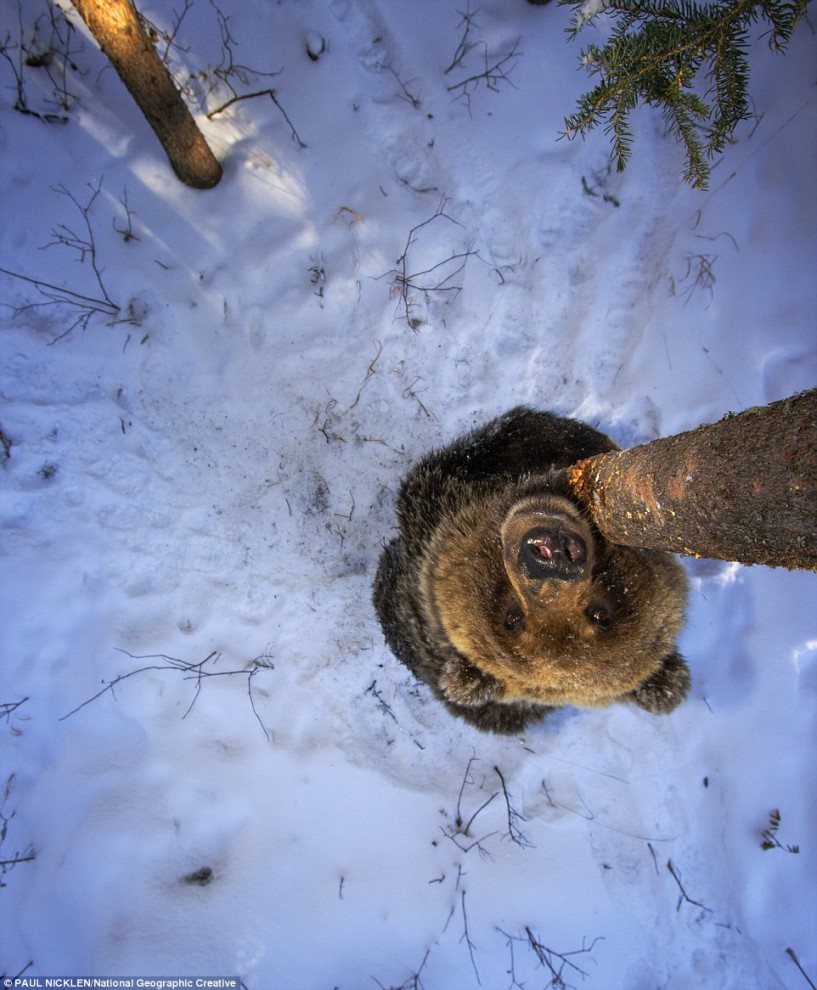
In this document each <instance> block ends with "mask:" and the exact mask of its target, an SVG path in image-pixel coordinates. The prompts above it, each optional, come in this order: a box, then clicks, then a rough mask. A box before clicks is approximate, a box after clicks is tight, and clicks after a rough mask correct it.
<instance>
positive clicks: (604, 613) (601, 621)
mask: <svg viewBox="0 0 817 990" xmlns="http://www.w3.org/2000/svg"><path fill="white" fill-rule="evenodd" d="M587 617H588V619H590V621H591V622H592V623H594V624H595V625H597V626H598V627H599V629H609V627H610V623H611V621H612V620H611V617H610V613H609V611H608V610H607V609H606V608H605V607H604V606H603V605H591V606H590V608H589V609H588V610H587Z"/></svg>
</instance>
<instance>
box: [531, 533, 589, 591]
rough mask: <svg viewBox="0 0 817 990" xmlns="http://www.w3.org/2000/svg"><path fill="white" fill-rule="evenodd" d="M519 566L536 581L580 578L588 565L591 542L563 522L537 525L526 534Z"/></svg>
mask: <svg viewBox="0 0 817 990" xmlns="http://www.w3.org/2000/svg"><path fill="white" fill-rule="evenodd" d="M516 562H517V566H518V567H519V569H520V570H521V571H522V572H523V573H524V574H526V575H527V576H528V577H529V578H532V579H533V580H534V581H536V580H541V579H543V578H555V579H556V580H557V581H577V580H578V579H579V578H580V577H581V576H582V575H583V574H584V572H585V567H586V565H587V544H586V543H585V541H584V539H583V538H582V537H581V536H580V535H579V534H578V533H577V532H575V531H573V530H571V529H567V528H565V527H562V526H534V527H533V528H532V529H529V530H528V531H527V533H525V534H524V535H523V536H522V539H521V540H520V542H519V552H518V554H517V559H516Z"/></svg>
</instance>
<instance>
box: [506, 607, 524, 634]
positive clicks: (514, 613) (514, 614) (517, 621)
mask: <svg viewBox="0 0 817 990" xmlns="http://www.w3.org/2000/svg"><path fill="white" fill-rule="evenodd" d="M524 626H525V613H524V612H523V611H522V609H521V608H509V609H508V611H507V612H506V613H505V628H506V629H507V630H508V632H521V630H522V629H523V628H524Z"/></svg>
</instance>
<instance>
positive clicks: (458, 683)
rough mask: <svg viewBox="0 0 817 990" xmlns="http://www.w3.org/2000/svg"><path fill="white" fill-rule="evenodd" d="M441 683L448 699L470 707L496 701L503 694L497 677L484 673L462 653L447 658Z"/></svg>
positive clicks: (441, 674)
mask: <svg viewBox="0 0 817 990" xmlns="http://www.w3.org/2000/svg"><path fill="white" fill-rule="evenodd" d="M439 685H440V689H441V690H442V692H443V695H444V696H445V698H446V699H447V700H448V701H450V702H452V703H453V704H455V705H465V706H468V707H473V706H476V705H484V704H485V703H486V702H487V701H495V700H496V699H497V698H499V697H500V696H501V694H502V686H501V685H500V683H499V681H498V680H497V679H496V678H495V677H492V676H491V675H490V674H486V673H484V672H483V671H481V670H480V669H479V668H478V667H475V666H474V665H473V664H472V663H469V662H468V661H467V660H466V659H465V657H463V656H460V654H455V655H454V656H452V657H449V658H448V659H447V660H445V662H444V663H443V668H442V671H441V673H440V679H439Z"/></svg>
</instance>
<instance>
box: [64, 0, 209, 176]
mask: <svg viewBox="0 0 817 990" xmlns="http://www.w3.org/2000/svg"><path fill="white" fill-rule="evenodd" d="M72 2H73V4H74V7H76V9H77V12H78V13H79V15H80V17H82V19H83V20H84V21H85V23H86V24H87V25H88V30H89V31H90V32H91V34H93V36H94V38H96V41H97V43H98V44H99V47H100V48H101V49H102V51H103V52H104V53H105V55H107V57H108V58H109V59H110V61H111V64H112V65H113V67H114V68H115V69H116V71H117V73H118V74H119V77H120V78H121V80H122V82H123V83H124V84H125V86H126V87H127V89H128V92H129V93H130V94H131V96H132V97H133V98H134V100H136V103H137V105H138V107H139V109H140V110H141V111H142V113H143V114H144V115H145V117H146V118H147V121H148V123H149V124H150V126H151V127H152V128H153V130H154V131H155V133H156V136H157V137H158V138H159V141H160V142H161V144H162V147H163V148H164V149H165V152H166V153H167V157H168V158H169V159H170V164H171V165H172V166H173V171H174V172H175V173H176V175H177V176H178V177H179V178H180V179H181V181H182V182H184V183H185V184H186V185H188V186H192V187H193V188H194V189H210V188H211V187H212V186H214V185H216V183H217V182H218V181H219V179H220V178H221V165H220V164H219V163H218V161H217V159H216V157H215V155H214V154H213V152H212V151H211V150H210V148H209V147H208V145H207V142H206V141H205V140H204V136H203V135H202V133H201V131H200V130H199V128H198V126H197V124H196V122H195V121H194V120H193V116H192V114H191V113H190V110H189V109H188V108H187V105H186V104H185V102H184V100H183V99H182V97H181V94H180V93H179V91H178V89H177V88H176V86H175V84H174V82H173V79H172V78H171V76H170V73H169V72H168V71H167V68H166V67H165V65H164V63H163V62H162V60H161V59H160V58H159V56H158V55H157V54H156V49H155V48H154V47H153V45H152V44H151V43H150V39H149V38H148V36H147V33H146V32H145V27H144V24H143V23H142V20H141V18H140V17H139V14H138V13H137V10H136V8H135V7H134V5H133V3H132V2H131V0H72Z"/></svg>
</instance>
